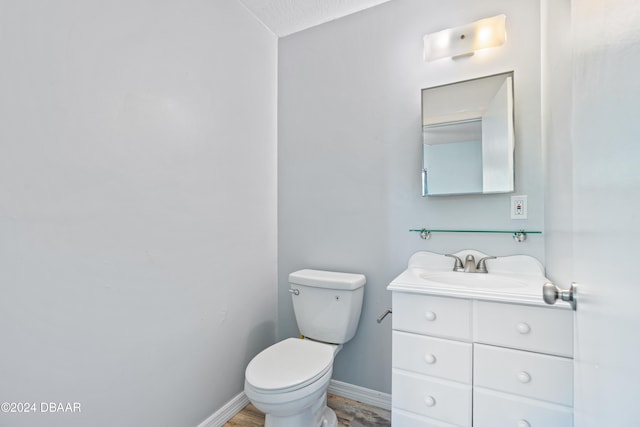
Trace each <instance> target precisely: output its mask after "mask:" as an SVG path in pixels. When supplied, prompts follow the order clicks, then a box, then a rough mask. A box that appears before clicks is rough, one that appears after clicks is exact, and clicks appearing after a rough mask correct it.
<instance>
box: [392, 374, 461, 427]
mask: <svg viewBox="0 0 640 427" xmlns="http://www.w3.org/2000/svg"><path fill="white" fill-rule="evenodd" d="M392 375H393V379H392V390H391V396H392V405H393V407H394V408H398V409H402V410H405V411H409V412H413V413H416V414H419V415H422V416H425V417H428V418H433V419H436V420H440V421H444V422H447V423H450V424H455V425H457V426H469V425H470V424H471V395H472V392H471V386H470V385H465V384H460V383H456V382H452V381H445V380H439V379H437V378H432V377H425V376H422V375H418V374H413V373H411V372H405V371H401V370H399V369H395V368H394V369H393V373H392Z"/></svg>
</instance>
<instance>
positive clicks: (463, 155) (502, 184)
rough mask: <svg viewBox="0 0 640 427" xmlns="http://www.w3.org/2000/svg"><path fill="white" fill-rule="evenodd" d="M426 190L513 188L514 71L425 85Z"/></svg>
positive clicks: (506, 190) (432, 193)
mask: <svg viewBox="0 0 640 427" xmlns="http://www.w3.org/2000/svg"><path fill="white" fill-rule="evenodd" d="M422 142H423V166H422V195H423V196H435V195H448V194H478V193H480V194H488V193H509V192H512V191H513V186H514V165H513V153H514V125H513V72H509V73H503V74H497V75H493V76H489V77H482V78H479V79H474V80H467V81H463V82H458V83H452V84H448V85H444V86H437V87H432V88H427V89H423V90H422Z"/></svg>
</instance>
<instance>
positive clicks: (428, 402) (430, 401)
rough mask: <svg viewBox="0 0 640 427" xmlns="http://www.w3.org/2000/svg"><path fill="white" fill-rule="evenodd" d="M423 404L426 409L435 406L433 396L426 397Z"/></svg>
mask: <svg viewBox="0 0 640 427" xmlns="http://www.w3.org/2000/svg"><path fill="white" fill-rule="evenodd" d="M424 404H425V405H427V406H428V407H432V406H436V399H434V398H433V396H427V397H425V398H424Z"/></svg>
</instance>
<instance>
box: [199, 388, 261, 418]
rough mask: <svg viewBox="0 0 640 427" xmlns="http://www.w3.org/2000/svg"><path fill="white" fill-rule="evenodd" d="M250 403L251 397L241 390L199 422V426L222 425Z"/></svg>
mask: <svg viewBox="0 0 640 427" xmlns="http://www.w3.org/2000/svg"><path fill="white" fill-rule="evenodd" d="M248 404H249V399H248V398H247V395H246V394H244V391H243V392H240V393H239V394H238V395H237V396H235V397H234V398H233V399H231V400H230V401H228V402H227V403H226V404H225V405H224V406H223V407H222V408H220V409H218V410H217V411H216V412H215V413H214V414H213V415H211V416H210V417H209V418H207V419H206V420H204V421H203V422H201V423H200V424H198V427H222V426H223V425H224V424H225V423H226V422H227V421H229V420H230V419H231V418H233V417H234V416H235V415H236V414H237V413H238V412H240V411H242V409H243V408H244V407H245V406H247V405H248Z"/></svg>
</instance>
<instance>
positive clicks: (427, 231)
mask: <svg viewBox="0 0 640 427" xmlns="http://www.w3.org/2000/svg"><path fill="white" fill-rule="evenodd" d="M409 231H411V232H416V233H420V237H421V238H423V239H425V240H427V239H430V238H431V233H490V234H511V235H512V236H513V239H514V240H515V241H517V242H524V241H525V240H527V234H542V231H527V230H438V229H433V228H420V229H412V230H409Z"/></svg>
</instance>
